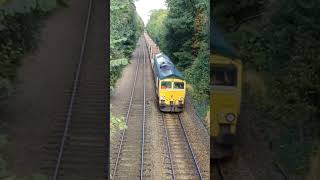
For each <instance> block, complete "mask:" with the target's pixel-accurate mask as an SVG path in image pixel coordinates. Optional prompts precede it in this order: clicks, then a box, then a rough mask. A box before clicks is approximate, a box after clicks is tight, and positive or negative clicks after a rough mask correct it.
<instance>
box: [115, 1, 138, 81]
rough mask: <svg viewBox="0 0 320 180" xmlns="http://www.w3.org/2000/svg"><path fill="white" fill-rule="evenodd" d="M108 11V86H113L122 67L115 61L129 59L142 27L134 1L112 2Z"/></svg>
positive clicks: (121, 64)
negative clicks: (109, 80) (109, 66)
mask: <svg viewBox="0 0 320 180" xmlns="http://www.w3.org/2000/svg"><path fill="white" fill-rule="evenodd" d="M110 11H111V12H110V16H111V17H110V65H111V68H110V79H111V83H110V85H111V86H114V85H115V82H116V80H117V79H118V78H119V77H120V74H121V70H122V67H123V63H118V62H117V61H123V59H128V58H129V56H130V55H131V53H132V51H133V49H134V48H135V45H136V43H137V40H138V38H139V36H140V35H141V33H142V31H143V27H144V25H143V21H142V19H141V18H140V16H138V14H137V12H136V8H135V5H134V0H112V1H111V5H110Z"/></svg>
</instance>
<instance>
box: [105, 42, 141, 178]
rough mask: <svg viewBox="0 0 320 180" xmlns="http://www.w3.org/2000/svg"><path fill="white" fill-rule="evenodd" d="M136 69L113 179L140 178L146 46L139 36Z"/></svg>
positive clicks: (115, 159) (114, 161)
mask: <svg viewBox="0 0 320 180" xmlns="http://www.w3.org/2000/svg"><path fill="white" fill-rule="evenodd" d="M139 46H140V47H139V49H138V57H136V61H135V63H136V64H137V65H136V71H135V77H134V81H133V85H132V89H131V96H130V100H129V106H128V109H127V113H126V118H125V124H126V127H127V128H126V129H124V130H123V131H122V133H121V138H120V142H119V147H118V150H117V153H116V157H115V158H113V160H112V161H113V162H112V166H113V167H112V170H111V178H112V179H143V177H144V174H143V173H144V169H145V167H144V153H145V152H144V149H145V144H144V142H145V117H146V104H145V99H146V80H145V63H146V62H145V49H144V47H143V46H144V44H143V40H142V38H140V39H139Z"/></svg>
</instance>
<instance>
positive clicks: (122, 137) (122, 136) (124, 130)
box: [112, 50, 140, 179]
mask: <svg viewBox="0 0 320 180" xmlns="http://www.w3.org/2000/svg"><path fill="white" fill-rule="evenodd" d="M138 52H139V56H138V57H139V58H138V62H137V68H136V74H135V77H134V81H133V86H132V90H131V96H130V101H129V108H128V111H127V114H126V127H127V125H128V119H129V114H130V110H131V104H132V100H133V94H134V91H135V86H136V81H137V76H138V71H139V64H140V50H139V51H138ZM125 132H126V128H125V129H123V131H122V135H121V141H120V145H119V150H118V154H117V159H116V164H115V165H114V169H113V171H112V179H114V176H115V174H116V172H117V167H118V163H119V158H120V154H121V150H122V144H123V139H124V134H125Z"/></svg>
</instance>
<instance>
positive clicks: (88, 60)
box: [42, 0, 108, 180]
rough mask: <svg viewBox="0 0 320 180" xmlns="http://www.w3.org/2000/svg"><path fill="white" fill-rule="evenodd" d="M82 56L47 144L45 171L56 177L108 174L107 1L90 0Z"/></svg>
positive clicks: (70, 178) (102, 176)
mask: <svg viewBox="0 0 320 180" xmlns="http://www.w3.org/2000/svg"><path fill="white" fill-rule="evenodd" d="M88 2H89V4H88V11H87V12H88V13H87V17H86V23H85V28H84V35H83V41H82V46H81V52H80V58H79V62H78V66H77V68H76V73H75V77H74V81H73V87H72V90H71V93H70V94H68V96H69V103H68V105H66V112H65V116H63V117H56V126H55V127H54V130H53V132H52V135H51V136H50V137H49V143H48V145H47V146H45V151H46V154H47V158H46V161H45V163H44V165H43V168H42V169H43V171H44V173H45V174H47V175H48V176H49V177H50V179H53V180H57V179H59V180H82V179H83V180H88V179H97V180H104V179H106V177H107V171H108V170H107V168H106V167H107V148H106V147H107V146H106V143H107V139H106V137H107V127H108V125H107V123H106V120H105V119H106V118H107V117H106V114H107V109H108V104H107V99H108V86H107V84H106V63H107V61H106V60H105V59H104V55H103V54H104V51H105V44H104V42H103V41H101V35H102V34H105V33H103V31H104V29H103V28H102V27H105V26H104V24H102V22H104V18H103V16H104V14H103V13H104V12H105V11H104V5H105V4H104V3H102V2H101V1H98V0H89V1H88Z"/></svg>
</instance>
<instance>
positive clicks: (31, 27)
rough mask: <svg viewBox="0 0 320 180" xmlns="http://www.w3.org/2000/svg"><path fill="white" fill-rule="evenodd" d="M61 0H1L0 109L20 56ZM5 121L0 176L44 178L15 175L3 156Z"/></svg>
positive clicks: (15, 179)
mask: <svg viewBox="0 0 320 180" xmlns="http://www.w3.org/2000/svg"><path fill="white" fill-rule="evenodd" d="M60 5H63V6H66V5H67V3H66V2H64V0H30V1H24V0H0V108H1V104H2V103H3V102H4V101H5V100H6V99H7V98H8V97H9V96H10V95H11V94H12V93H13V92H14V89H15V85H14V84H15V78H16V70H17V67H18V66H19V64H20V60H21V59H22V58H23V56H24V55H25V54H26V53H27V52H30V51H31V50H33V49H34V48H35V47H36V46H37V40H38V39H37V37H38V32H39V30H40V28H41V25H42V24H41V23H42V21H43V20H44V19H45V18H46V17H47V15H49V13H51V12H52V11H54V10H55V9H56V8H58V7H59V6H60ZM5 124H6V122H3V121H1V122H0V129H1V133H0V152H1V155H0V177H1V178H2V179H7V180H22V179H28V180H44V179H46V178H45V177H44V176H43V175H40V174H35V175H32V176H30V177H17V176H15V175H14V174H13V173H12V172H11V171H10V168H9V165H8V164H9V163H8V162H7V159H5V157H4V156H3V154H4V152H5V149H6V147H7V143H8V141H9V137H8V136H7V135H6V134H5V133H4V132H6V131H5Z"/></svg>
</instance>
